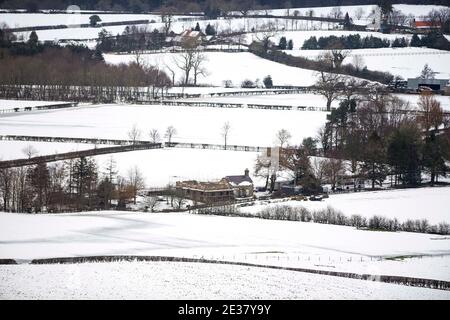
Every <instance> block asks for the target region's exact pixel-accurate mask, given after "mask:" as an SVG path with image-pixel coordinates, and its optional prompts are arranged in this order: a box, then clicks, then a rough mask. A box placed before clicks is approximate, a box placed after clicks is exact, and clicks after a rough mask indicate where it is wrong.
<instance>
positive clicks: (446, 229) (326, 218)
mask: <svg viewBox="0 0 450 320" xmlns="http://www.w3.org/2000/svg"><path fill="white" fill-rule="evenodd" d="M195 212H196V213H198V214H214V215H225V216H240V217H249V218H260V219H267V220H286V221H302V222H314V223H322V224H333V225H341V226H351V227H355V228H357V229H363V230H376V231H392V232H395V231H405V232H419V233H430V234H442V235H448V234H450V225H449V224H448V223H446V222H441V223H438V224H435V225H432V224H430V223H429V221H428V220H427V219H415V220H412V219H407V220H405V221H403V222H400V221H399V220H398V219H397V218H386V217H384V216H381V215H373V216H371V217H369V218H366V217H363V216H361V215H359V214H353V215H351V216H346V215H345V214H343V213H342V212H341V211H339V210H336V209H334V208H333V207H330V206H328V207H327V208H324V209H318V210H309V209H307V208H305V207H302V206H299V207H292V206H288V205H274V206H268V207H265V208H263V209H260V210H258V211H256V212H253V213H244V212H240V211H239V210H238V209H237V208H236V207H235V206H220V207H207V208H202V209H197V210H195Z"/></svg>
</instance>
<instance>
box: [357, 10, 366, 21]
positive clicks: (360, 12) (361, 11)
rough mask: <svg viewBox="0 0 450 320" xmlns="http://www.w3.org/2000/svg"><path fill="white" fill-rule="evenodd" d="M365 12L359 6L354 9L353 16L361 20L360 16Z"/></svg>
mask: <svg viewBox="0 0 450 320" xmlns="http://www.w3.org/2000/svg"><path fill="white" fill-rule="evenodd" d="M365 14H366V12H365V11H364V9H363V8H361V7H359V8H358V9H356V11H355V17H356V19H358V20H361V18H362V17H363V16H364V15H365Z"/></svg>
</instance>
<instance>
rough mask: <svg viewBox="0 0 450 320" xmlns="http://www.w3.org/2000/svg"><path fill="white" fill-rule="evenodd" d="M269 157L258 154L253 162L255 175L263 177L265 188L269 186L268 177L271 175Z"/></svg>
mask: <svg viewBox="0 0 450 320" xmlns="http://www.w3.org/2000/svg"><path fill="white" fill-rule="evenodd" d="M271 165H272V164H271V159H270V158H268V157H266V156H261V155H258V157H257V158H256V163H255V176H256V177H262V178H264V179H265V181H266V184H265V189H266V190H267V187H268V186H269V178H270V175H271V170H270V168H271Z"/></svg>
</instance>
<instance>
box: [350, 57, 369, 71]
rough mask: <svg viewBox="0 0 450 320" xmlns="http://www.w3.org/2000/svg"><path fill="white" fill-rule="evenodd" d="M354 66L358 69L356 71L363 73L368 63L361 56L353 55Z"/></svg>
mask: <svg viewBox="0 0 450 320" xmlns="http://www.w3.org/2000/svg"><path fill="white" fill-rule="evenodd" d="M353 66H354V67H355V68H356V70H358V71H361V70H362V69H364V67H365V66H366V63H365V61H364V58H363V56H362V55H360V54H355V55H353Z"/></svg>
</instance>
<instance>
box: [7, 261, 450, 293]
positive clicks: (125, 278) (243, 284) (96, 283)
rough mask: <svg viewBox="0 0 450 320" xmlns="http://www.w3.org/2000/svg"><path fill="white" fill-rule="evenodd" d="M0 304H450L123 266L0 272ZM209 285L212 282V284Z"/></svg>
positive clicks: (312, 281) (292, 279) (321, 279)
mask: <svg viewBox="0 0 450 320" xmlns="http://www.w3.org/2000/svg"><path fill="white" fill-rule="evenodd" d="M0 272H1V273H2V282H1V283H0V298H1V299H19V300H21V299H63V300H66V299H77V300H78V299H82V300H85V299H89V300H90V299H120V300H122V299H138V300H140V299H175V300H177V299H181V300H185V299H200V300H207V299H232V300H235V299H270V300H272V299H302V300H305V299H325V300H327V299H383V300H384V299H423V298H424V297H426V298H427V299H449V298H450V295H449V293H448V292H447V291H441V290H432V289H424V288H411V287H407V286H400V285H395V284H386V283H377V282H371V281H360V280H355V279H346V278H338V277H329V276H321V275H315V274H307V273H301V272H294V271H284V270H271V269H267V268H255V267H252V268H249V267H243V266H230V265H216V264H199V263H177V262H175V263H174V262H147V263H146V262H138V263H136V262H134V263H130V262H123V263H86V264H81V265H21V266H0ZM211 279H214V280H213V281H211Z"/></svg>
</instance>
